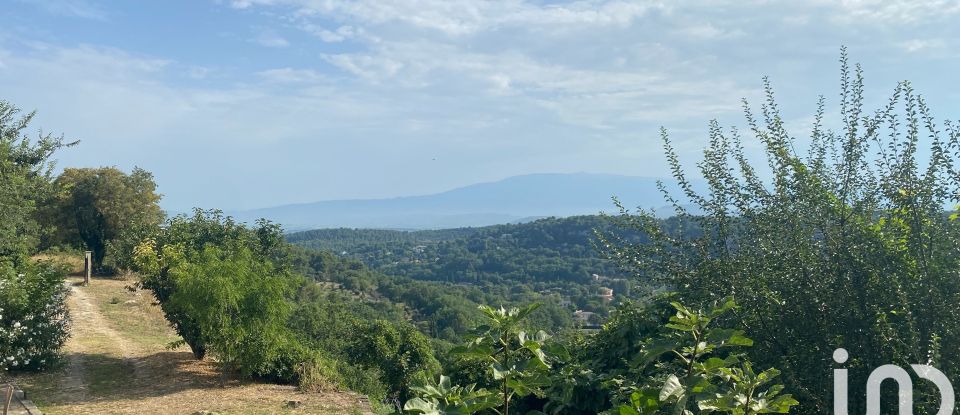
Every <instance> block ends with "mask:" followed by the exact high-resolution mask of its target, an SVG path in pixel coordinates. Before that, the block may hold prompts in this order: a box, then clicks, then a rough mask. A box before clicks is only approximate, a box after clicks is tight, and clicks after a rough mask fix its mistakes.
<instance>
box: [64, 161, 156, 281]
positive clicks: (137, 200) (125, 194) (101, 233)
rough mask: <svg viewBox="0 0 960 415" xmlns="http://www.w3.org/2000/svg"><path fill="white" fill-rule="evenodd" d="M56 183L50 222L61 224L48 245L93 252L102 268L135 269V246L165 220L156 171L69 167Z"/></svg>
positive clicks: (96, 264)
mask: <svg viewBox="0 0 960 415" xmlns="http://www.w3.org/2000/svg"><path fill="white" fill-rule="evenodd" d="M54 186H55V189H56V194H55V196H54V197H53V200H52V201H51V202H50V204H49V207H48V210H49V211H50V212H48V218H47V220H48V221H49V222H50V223H54V224H57V226H58V228H57V230H56V233H55V234H54V235H53V236H52V238H51V239H50V241H48V244H49V245H51V246H52V245H61V246H74V247H78V248H84V249H87V250H90V251H92V252H93V263H94V264H95V266H96V267H97V268H98V269H102V268H104V267H105V266H110V267H111V268H119V269H129V268H131V267H132V266H133V248H134V247H135V246H136V245H137V244H138V243H140V241H142V240H143V239H144V238H146V237H148V236H150V235H151V234H152V233H154V232H155V231H156V229H157V227H158V226H159V225H160V222H162V221H163V218H164V214H163V211H162V210H160V206H159V205H158V204H157V202H159V201H160V195H158V194H157V193H156V187H157V185H156V183H154V181H153V175H151V174H150V173H149V172H147V171H145V170H143V169H140V168H134V169H133V172H131V173H130V174H129V175H127V174H124V173H123V172H122V171H120V170H118V169H116V168H114V167H101V168H97V169H89V168H83V169H78V168H68V169H65V170H64V171H63V173H61V174H60V176H58V177H57V179H56V180H55V181H54ZM108 255H109V260H110V261H109V263H105V262H104V259H105V258H108Z"/></svg>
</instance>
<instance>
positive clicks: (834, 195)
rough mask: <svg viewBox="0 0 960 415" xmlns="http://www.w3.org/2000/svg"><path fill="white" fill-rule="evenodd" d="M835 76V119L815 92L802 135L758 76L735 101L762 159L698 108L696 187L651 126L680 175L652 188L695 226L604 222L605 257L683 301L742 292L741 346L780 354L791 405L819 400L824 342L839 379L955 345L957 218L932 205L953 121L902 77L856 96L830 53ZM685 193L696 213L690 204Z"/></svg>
mask: <svg viewBox="0 0 960 415" xmlns="http://www.w3.org/2000/svg"><path fill="white" fill-rule="evenodd" d="M841 81H842V85H841V99H840V109H839V114H840V122H841V125H839V126H838V128H836V129H829V128H827V127H825V126H824V121H825V117H824V114H825V113H826V110H825V106H824V101H823V100H822V99H821V101H820V103H819V105H818V108H817V113H816V117H815V122H814V125H813V131H812V133H811V136H810V139H809V140H808V141H800V140H797V139H795V138H794V136H792V135H791V134H790V133H789V132H788V131H787V127H786V122H785V120H784V119H783V117H782V116H781V114H780V112H779V110H778V108H777V106H776V102H775V99H774V96H773V93H772V88H771V87H770V85H769V83H766V84H765V86H766V89H767V101H766V102H765V103H764V104H763V105H762V106H761V116H760V117H761V118H760V119H759V120H758V119H757V117H756V116H755V115H754V113H753V112H752V111H751V109H750V108H749V106H748V105H746V103H745V104H744V108H745V113H746V120H747V126H748V129H747V130H748V131H749V133H750V134H751V135H753V136H754V137H755V139H756V141H757V142H758V143H759V144H760V145H761V148H762V149H763V151H764V155H765V156H766V161H767V165H768V166H769V170H766V169H763V168H759V167H755V165H754V164H753V163H752V162H751V161H752V160H751V159H750V157H748V155H747V154H746V151H745V147H746V146H745V145H744V144H743V142H742V137H741V134H740V132H739V131H738V130H737V129H730V130H726V129H723V128H721V127H720V126H719V124H718V123H717V122H715V121H714V122H711V124H710V141H709V146H708V147H707V148H706V149H705V151H704V159H703V161H702V162H700V163H699V164H698V167H699V175H700V176H702V177H703V179H705V180H706V182H707V184H708V190H707V191H706V192H705V193H698V192H696V191H694V190H693V189H692V187H691V185H690V180H689V179H688V178H687V173H686V172H685V171H684V169H683V166H682V165H681V163H680V161H679V160H678V157H677V155H676V152H675V150H674V147H673V145H672V143H671V141H670V139H669V137H668V135H667V133H666V132H665V131H664V132H663V139H664V143H665V148H666V155H667V160H668V162H669V164H670V166H671V167H672V169H673V174H674V177H675V179H676V181H677V182H679V183H680V185H681V188H682V189H683V192H682V194H680V195H672V194H666V196H667V198H668V200H670V201H671V202H673V204H674V205H675V207H676V209H677V212H678V214H679V215H680V219H682V220H684V221H686V222H692V223H696V228H698V229H701V230H702V232H700V233H699V234H692V233H690V234H680V235H676V234H674V235H671V234H669V233H668V232H666V231H665V230H664V229H663V228H662V227H661V226H660V223H659V222H658V221H657V220H656V218H655V217H654V216H653V215H652V213H649V212H638V213H637V214H636V215H623V216H619V217H617V219H618V220H619V221H620V222H621V226H624V227H626V228H629V229H630V231H631V232H641V233H643V234H645V235H647V236H648V237H649V238H650V239H651V243H649V244H635V243H630V242H624V241H621V240H618V238H617V235H616V234H606V235H604V244H605V245H606V246H607V248H608V253H609V255H610V257H611V258H615V259H618V260H620V262H621V263H622V264H623V265H625V266H628V267H631V268H633V269H634V270H635V273H636V274H637V275H638V276H642V277H643V278H645V279H650V278H653V279H656V280H658V281H662V282H663V283H664V284H668V285H670V286H672V287H676V289H677V290H678V291H679V297H678V298H679V299H681V300H682V301H683V302H684V303H688V304H693V305H702V304H707V303H710V302H712V301H715V300H716V299H717V298H721V297H723V296H727V295H735V296H736V298H737V299H738V302H739V303H740V304H741V305H742V306H743V308H742V309H741V310H740V311H738V312H737V313H736V314H735V318H734V321H735V323H736V326H737V327H740V328H744V329H748V330H749V331H750V332H751V335H752V336H753V337H754V338H755V340H756V346H755V347H754V348H753V349H752V350H751V351H750V356H751V360H753V361H754V362H756V363H757V364H758V365H759V364H762V365H764V366H775V367H778V368H780V369H782V370H783V382H784V383H785V384H786V385H787V386H788V387H789V388H790V389H791V390H793V391H795V393H796V394H797V397H798V399H799V400H800V401H801V402H802V405H801V408H802V410H803V411H805V412H806V413H824V412H827V411H829V408H830V407H831V403H830V401H829V398H828V397H830V396H832V388H833V385H832V380H831V372H830V370H831V362H830V360H829V359H830V356H831V353H832V351H833V350H834V349H836V348H838V347H843V348H845V349H846V350H848V351H850V354H851V356H852V357H851V359H850V360H849V361H848V362H847V363H846V365H845V367H846V368H848V369H850V373H851V378H850V383H851V384H861V385H862V384H865V382H866V376H867V374H868V373H869V372H870V370H873V368H876V367H879V366H880V365H883V364H896V365H901V366H904V365H909V364H912V363H917V362H926V363H927V364H932V365H934V366H936V367H938V368H939V369H940V370H942V371H943V372H944V373H945V374H946V375H947V377H950V378H956V377H957V376H958V375H960V360H957V359H950V358H947V357H946V356H948V355H949V354H944V353H942V352H943V351H948V350H955V349H956V348H958V347H960V325H958V324H957V319H956V318H955V317H954V316H956V315H957V314H958V313H960V303H958V302H957V301H956V299H957V298H958V295H960V279H958V278H957V272H956V270H957V269H960V237H958V236H960V234H958V231H960V227H958V223H957V222H956V221H950V220H949V213H948V212H945V207H946V206H953V205H955V204H956V202H957V199H958V195H960V193H958V189H960V172H958V171H957V169H956V166H957V161H958V160H957V159H958V155H960V129H958V128H957V125H956V124H954V123H950V122H945V123H943V124H941V125H938V124H937V123H936V122H935V121H934V119H933V116H932V115H931V111H930V109H929V108H928V107H927V105H926V103H925V102H924V100H923V99H922V97H920V96H918V95H917V94H916V93H915V92H914V90H913V88H912V87H911V85H910V83H908V82H901V83H899V84H898V85H897V86H896V88H895V89H894V90H893V94H892V97H891V98H890V100H889V102H888V103H887V104H886V105H884V106H883V107H881V108H880V109H878V110H877V111H875V112H869V111H866V110H865V109H864V97H863V92H864V82H863V76H862V72H861V70H860V68H859V66H857V68H856V69H855V70H853V71H851V70H850V69H849V67H848V65H847V59H846V56H845V55H844V56H843V59H842V76H841ZM921 140H926V141H927V143H928V145H929V147H928V148H927V149H922V148H921V146H922V144H921ZM803 148H806V149H807V151H806V154H802V153H801V152H800V151H798V149H803ZM767 177H769V180H764V178H767ZM685 203H690V204H692V205H693V206H694V209H696V210H698V211H700V212H701V213H702V215H701V216H691V215H689V210H688V209H686V208H685V207H684V206H683V205H684V204H685ZM916 386H917V387H918V388H920V391H919V393H918V395H919V396H924V397H927V398H924V399H921V400H919V401H918V402H917V406H918V408H917V409H916V411H918V412H925V413H929V412H934V411H935V410H934V408H936V405H939V402H938V401H937V398H936V396H937V395H936V391H935V390H930V389H931V388H932V385H929V384H922V383H918V384H917V385H916ZM927 392H932V393H927ZM852 398H854V399H852V400H851V402H850V411H851V413H853V412H863V411H864V410H865V403H864V399H863V396H862V395H857V396H853V397H852Z"/></svg>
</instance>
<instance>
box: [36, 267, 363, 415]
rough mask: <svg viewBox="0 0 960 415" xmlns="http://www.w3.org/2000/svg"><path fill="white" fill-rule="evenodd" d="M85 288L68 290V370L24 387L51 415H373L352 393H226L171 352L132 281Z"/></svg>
mask: <svg viewBox="0 0 960 415" xmlns="http://www.w3.org/2000/svg"><path fill="white" fill-rule="evenodd" d="M82 281H83V279H82V278H81V277H79V275H74V276H71V277H70V278H68V280H67V281H66V282H65V283H66V284H67V285H68V286H69V287H70V289H71V291H72V293H71V295H70V297H69V306H70V312H71V314H72V318H73V328H72V330H71V338H70V340H69V341H68V342H67V345H66V348H65V350H64V351H65V354H66V361H65V362H64V364H63V367H62V368H61V369H59V370H53V371H50V372H48V373H43V374H34V375H25V376H20V377H19V378H18V379H17V382H18V384H19V386H20V387H21V388H22V389H23V390H24V391H25V392H26V394H27V398H28V399H31V400H33V401H34V402H35V403H36V404H37V406H39V407H40V409H41V410H42V411H43V412H44V414H51V415H56V414H192V413H196V412H200V411H210V412H215V413H223V414H366V413H370V411H369V409H368V408H369V405H368V404H366V400H365V398H364V397H363V396H360V395H357V394H354V393H349V392H338V391H330V392H320V393H302V392H300V391H298V390H297V389H296V388H295V387H293V386H284V385H272V384H267V383H257V382H252V381H244V382H239V381H236V380H234V381H232V382H231V383H230V384H229V385H228V386H227V387H226V388H223V387H221V386H220V379H219V375H218V372H217V371H216V363H215V362H214V361H211V360H210V359H205V360H202V361H197V360H196V359H194V358H193V354H191V353H190V351H189V349H187V348H179V349H173V350H170V349H168V348H167V345H168V344H170V343H171V342H172V341H174V340H177V339H179V337H178V336H177V335H176V333H175V332H174V331H173V330H172V329H171V328H170V327H169V326H168V325H167V323H166V320H165V319H164V317H163V314H162V313H161V311H160V309H159V307H157V306H155V305H153V296H152V295H151V293H150V292H149V291H145V290H134V291H131V290H129V289H127V288H126V287H128V286H130V285H131V284H132V280H117V279H101V278H94V279H93V280H92V281H91V283H90V285H89V286H82V285H81V283H82ZM290 401H297V402H299V403H300V404H299V406H298V407H297V408H289V407H288V404H289V402H290Z"/></svg>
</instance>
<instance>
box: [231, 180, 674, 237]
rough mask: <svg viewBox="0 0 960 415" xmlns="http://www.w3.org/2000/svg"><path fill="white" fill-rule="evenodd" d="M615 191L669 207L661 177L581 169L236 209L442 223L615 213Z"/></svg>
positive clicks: (358, 224) (346, 223)
mask: <svg viewBox="0 0 960 415" xmlns="http://www.w3.org/2000/svg"><path fill="white" fill-rule="evenodd" d="M613 196H617V197H618V198H619V199H620V200H621V201H622V202H623V204H624V205H625V206H627V207H630V208H634V207H643V208H657V207H661V206H663V205H664V202H663V199H662V197H661V195H660V192H659V191H658V190H657V185H656V179H653V178H648V177H633V176H618V175H609V174H588V173H576V174H531V175H525V176H514V177H510V178H507V179H503V180H500V181H497V182H492V183H480V184H474V185H470V186H466V187H461V188H458V189H453V190H450V191H446V192H442V193H437V194H432V195H424V196H410V197H398V198H392V199H369V200H332V201H322V202H315V203H303V204H293V205H284V206H277V207H270V208H264V209H256V210H249V211H241V212H230V214H231V215H233V216H234V217H236V218H238V219H239V220H243V221H254V220H256V219H258V218H267V219H270V220H272V221H274V222H277V223H280V224H282V225H284V227H285V228H287V229H293V230H302V229H316V228H340V227H345V228H379V229H441V228H458V227H468V226H473V227H476V226H486V225H493V224H501V223H511V222H523V221H529V220H531V219H533V218H541V217H547V216H561V217H562V216H574V215H591V214H596V213H599V212H601V211H605V212H611V211H616V208H615V207H614V205H613V202H612V201H611V197H613ZM668 213H669V212H668Z"/></svg>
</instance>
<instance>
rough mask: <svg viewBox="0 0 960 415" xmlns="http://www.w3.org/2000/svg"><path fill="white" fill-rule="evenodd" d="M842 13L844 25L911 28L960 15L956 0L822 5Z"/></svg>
mask: <svg viewBox="0 0 960 415" xmlns="http://www.w3.org/2000/svg"><path fill="white" fill-rule="evenodd" d="M825 3H826V4H828V5H832V6H834V7H836V8H837V9H839V10H840V11H841V14H839V15H837V16H836V17H837V18H838V19H839V20H842V21H844V22H848V23H849V22H859V23H861V24H862V23H865V22H870V23H884V24H893V25H896V24H912V23H922V22H924V21H929V20H941V19H946V18H949V17H950V16H952V15H956V14H958V13H960V2H958V1H957V0H840V1H825Z"/></svg>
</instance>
